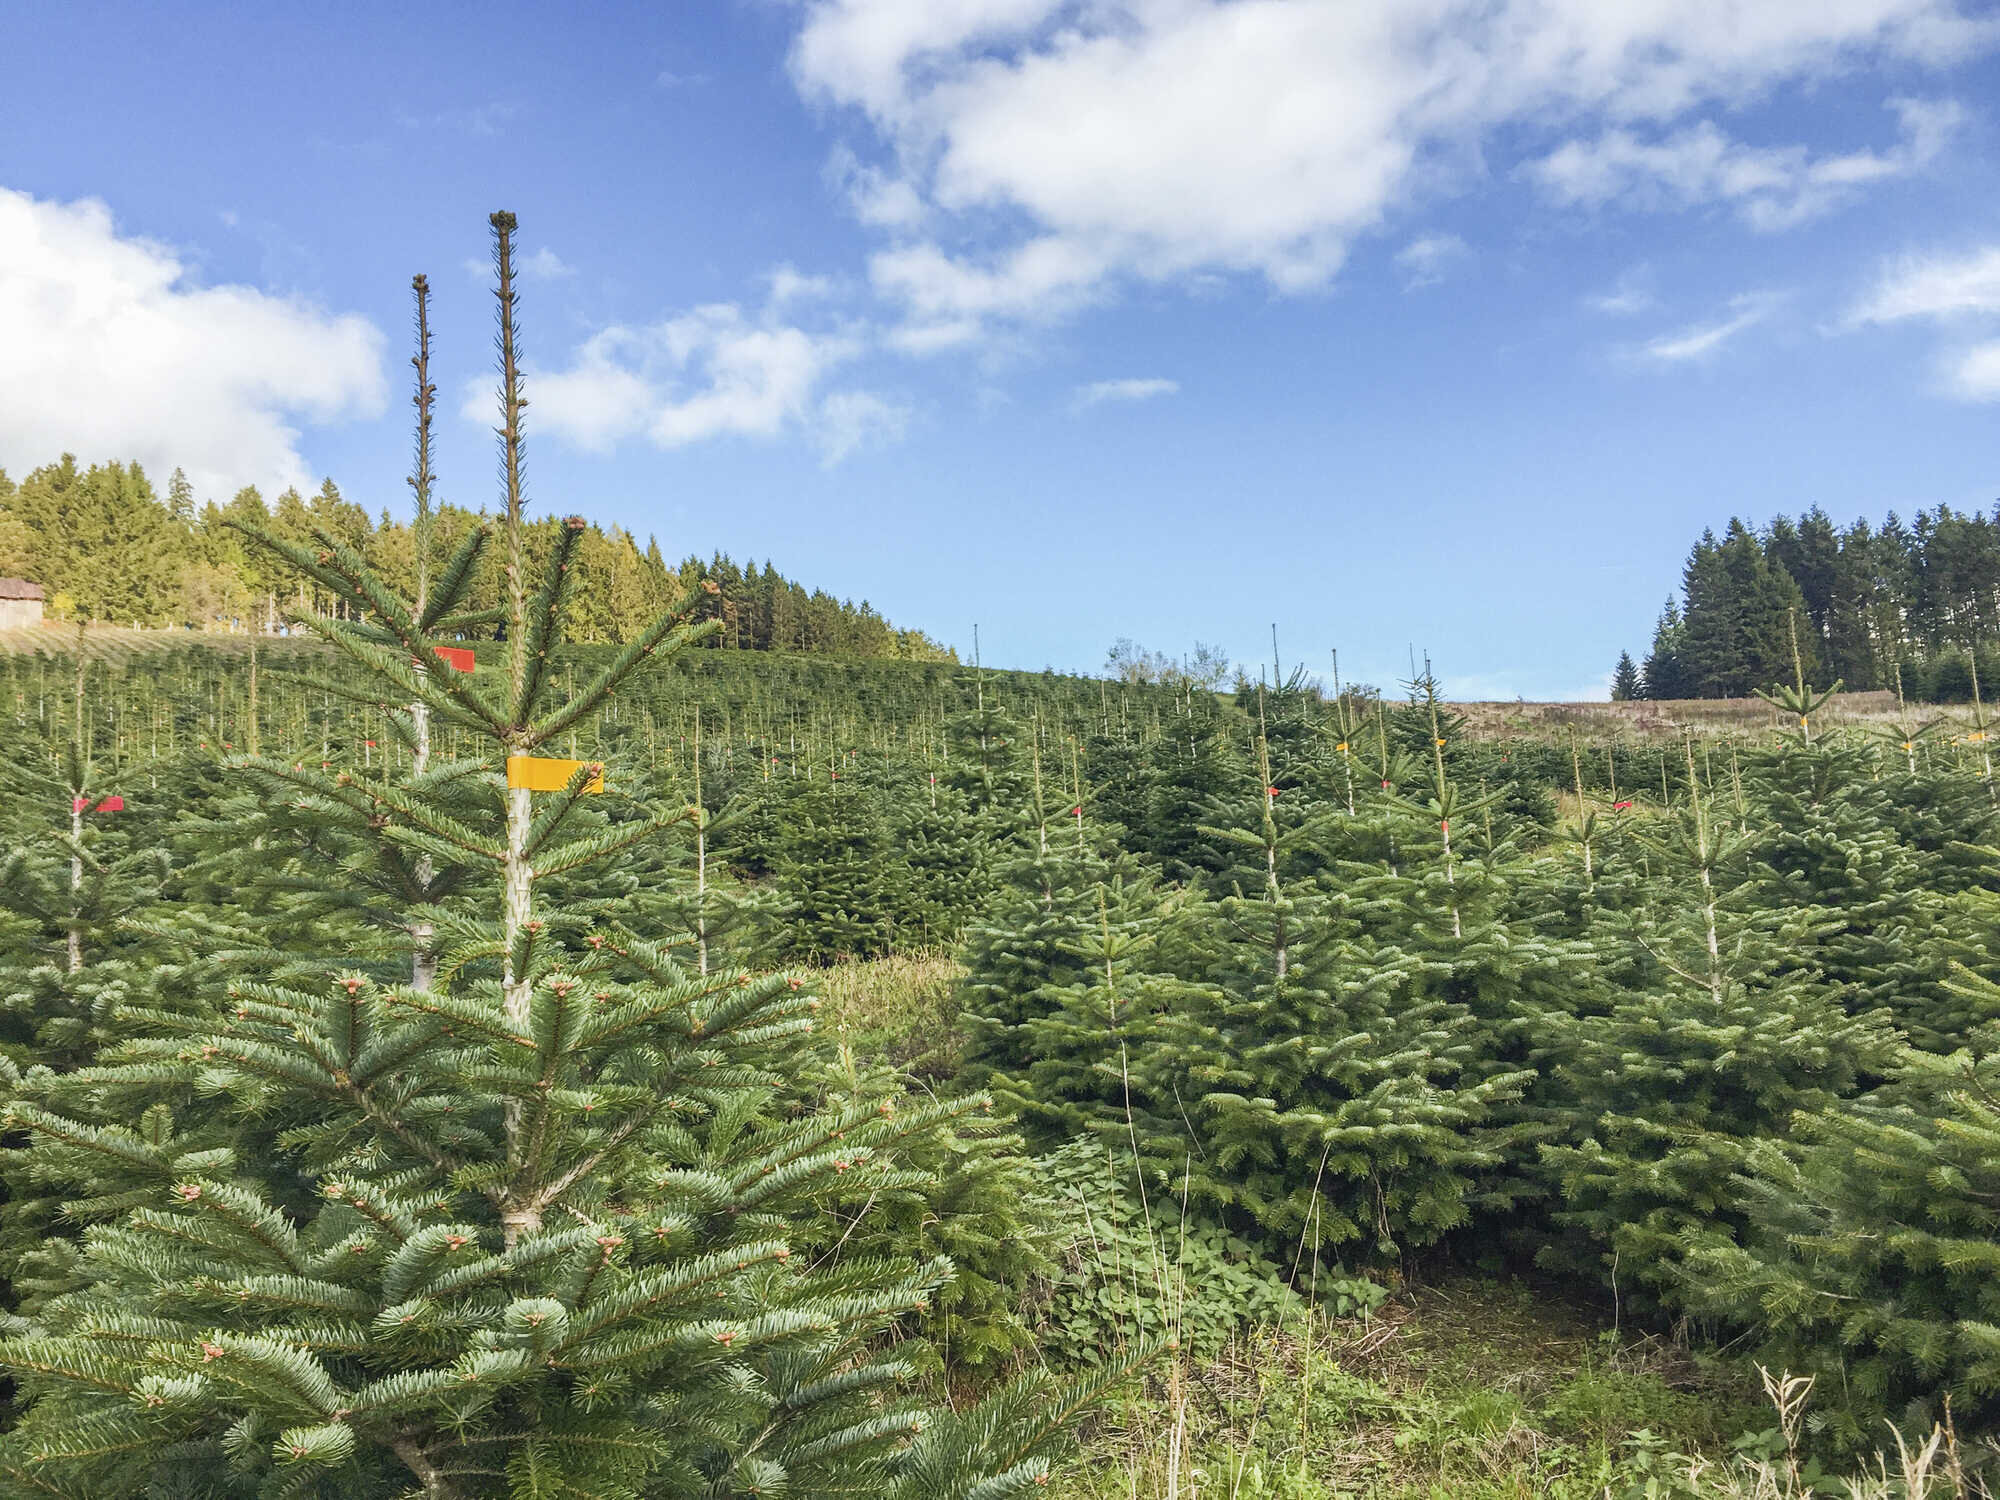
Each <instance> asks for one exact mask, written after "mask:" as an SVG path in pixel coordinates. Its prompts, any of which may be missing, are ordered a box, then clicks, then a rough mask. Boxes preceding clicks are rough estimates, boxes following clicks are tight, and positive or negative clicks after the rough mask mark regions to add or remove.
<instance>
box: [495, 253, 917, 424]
mask: <svg viewBox="0 0 2000 1500" xmlns="http://www.w3.org/2000/svg"><path fill="white" fill-rule="evenodd" d="M791 274H792V275H793V276H795V275H796V273H791ZM771 279H772V288H773V297H772V299H771V301H770V302H769V303H768V304H767V305H766V306H765V308H764V309H763V310H762V312H760V313H756V314H751V313H746V312H745V311H744V309H743V308H742V307H741V306H739V305H738V304H736V303H733V302H717V303H710V304H708V305H706V306H702V307H697V308H694V309H692V310H690V311H688V312H685V313H682V314H680V315H679V316H677V317H672V318H667V319H664V320H662V321H661V322H658V323H651V324H645V325H640V326H630V325H624V324H618V325H614V326H612V327H609V328H605V329H602V330H600V331H599V332H597V333H595V334H593V335H592V336H591V337H590V338H589V339H587V340H585V341H584V343H583V344H582V345H580V346H579V347H578V349H577V351H576V353H575V355H574V356H573V357H572V358H571V360H570V361H569V363H568V364H567V365H564V366H561V367H557V368H548V367H544V366H539V365H533V364H530V365H527V366H524V373H525V383H526V387H527V394H528V399H529V402H530V408H529V410H530V422H531V424H532V426H533V427H538V428H541V429H544V430H547V431H550V432H552V433H553V434H554V435H555V436H556V437H557V438H559V439H560V440H562V441H564V442H568V443H571V444H574V445H575V446H577V447H579V448H583V449H586V450H588V451H592V452H605V451H608V450H609V449H611V448H612V447H614V446H616V445H617V444H618V443H620V442H623V441H626V440H628V439H632V438H644V439H646V440H647V441H649V442H651V443H653V444H654V445H655V446H657V447H660V448H680V447H685V446H687V445H689V444H691V443H699V442H705V441H708V440H710V439H713V438H724V437H743V438H760V439H773V438H778V437H782V436H785V435H787V434H790V433H800V434H803V435H805V436H806V437H808V438H810V439H811V440H812V441H813V442H815V443H816V444H817V445H818V446H819V448H820V450H821V452H822V454H823V455H824V456H826V458H827V460H828V462H838V461H839V460H840V459H841V458H844V457H845V456H847V455H848V454H849V453H852V452H854V451H856V450H857V449H859V448H862V447H864V446H868V445H871V444H874V443H878V442H883V441H888V440H890V439H893V438H894V437H896V436H898V435H900V433H901V431H902V429H903V425H904V423H905V421H906V420H907V415H908V414H907V413H906V412H904V411H902V409H901V408H898V407H895V406H893V405H892V404H891V403H889V402H887V401H885V400H883V399H882V398H881V397H878V396H874V395H872V394H870V393H867V392H862V391H843V392H834V393H832V394H823V393H822V387H823V385H824V383H825V381H826V379H827V377H828V376H829V375H830V374H831V373H832V372H833V371H834V370H836V369H837V368H839V367H840V366H842V365H844V364H846V363H848V362H849V361H851V360H852V359H854V358H855V357H856V356H857V355H858V354H860V353H861V352H862V351H863V349H864V347H865V346H864V344H863V342H862V340H861V339H860V338H859V337H858V336H857V335H855V334H853V333H851V332H848V331H845V330H839V329H834V330H826V331H815V330H810V329H806V328H803V327H800V326H798V325H796V324H793V323H789V322H787V321H785V320H784V319H783V318H782V317H781V316H779V314H780V311H781V301H782V299H781V298H780V297H779V295H778V293H780V292H781V291H782V292H787V293H790V294H792V295H797V294H798V288H797V287H796V286H794V285H792V284H791V282H790V281H789V280H788V278H787V274H786V273H785V272H783V271H780V272H777V273H774V274H773V276H772V278H771ZM461 409H462V412H463V414H464V416H465V417H466V419H467V420H469V421H474V422H483V423H486V424H488V425H490V424H491V422H492V420H493V395H492V389H491V382H490V381H489V380H484V379H481V380H475V381H473V382H471V383H469V384H468V386H467V387H466V392H465V398H464V402H463V405H462V408H461Z"/></svg>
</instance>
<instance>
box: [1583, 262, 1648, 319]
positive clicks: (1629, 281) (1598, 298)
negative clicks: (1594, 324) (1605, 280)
mask: <svg viewBox="0 0 2000 1500" xmlns="http://www.w3.org/2000/svg"><path fill="white" fill-rule="evenodd" d="M1650 281H1651V273H1650V272H1649V271H1648V270H1647V268H1646V267H1644V266H1635V267H1634V268H1633V269H1631V270H1629V271H1627V272H1625V274H1624V275H1622V276H1620V277H1619V278H1618V280H1617V281H1615V282H1614V283H1612V286H1611V290H1609V291H1607V292H1596V293H1593V294H1592V295H1590V296H1588V297H1585V298H1584V299H1583V303H1584V306H1586V307H1588V308H1591V309H1592V310H1593V311H1596V312H1601V313H1604V314H1605V315H1606V316H1608V317H1613V318H1626V317H1630V316H1632V315H1633V314H1634V313H1642V312H1650V311H1651V310H1652V309H1653V307H1654V305H1655V304H1656V303H1657V302H1658V300H1659V299H1658V298H1656V297H1655V296H1654V295H1653V291H1652V288H1651V286H1650V285H1649V284H1648V283H1649V282H1650Z"/></svg>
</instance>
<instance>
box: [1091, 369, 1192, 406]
mask: <svg viewBox="0 0 2000 1500" xmlns="http://www.w3.org/2000/svg"><path fill="white" fill-rule="evenodd" d="M1180 388H1181V383H1180V382H1179V381H1178V380H1166V379H1163V378H1161V377H1159V376H1151V377H1148V378H1145V379H1125V380H1093V381H1092V382H1091V383H1090V384H1088V385H1080V386H1078V387H1077V388H1076V392H1075V394H1074V395H1073V396H1071V398H1070V410H1071V411H1088V410H1089V409H1090V408H1091V407H1093V406H1102V405H1103V404H1104V403H1105V402H1107V401H1125V402H1130V401H1151V400H1152V399H1153V398H1154V397H1156V396H1171V395H1174V394H1175V393H1177V392H1178V391H1179V390H1180Z"/></svg>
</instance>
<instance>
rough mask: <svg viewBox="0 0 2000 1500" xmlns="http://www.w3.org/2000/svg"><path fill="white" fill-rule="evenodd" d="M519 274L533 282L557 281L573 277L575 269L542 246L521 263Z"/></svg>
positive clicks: (545, 246)
mask: <svg viewBox="0 0 2000 1500" xmlns="http://www.w3.org/2000/svg"><path fill="white" fill-rule="evenodd" d="M521 274H522V275H523V276H526V277H529V278H531V279H532V280H535V281H557V280H560V279H561V278H562V277H564V276H574V275H575V274H576V268H575V267H574V266H569V265H565V264H564V263H563V258H562V257H561V256H560V255H558V254H556V253H555V251H553V250H551V249H550V248H549V247H548V246H547V245H544V246H542V248H541V249H539V250H537V251H536V252H535V253H534V254H533V255H530V256H527V257H525V258H524V259H523V260H522V261H521Z"/></svg>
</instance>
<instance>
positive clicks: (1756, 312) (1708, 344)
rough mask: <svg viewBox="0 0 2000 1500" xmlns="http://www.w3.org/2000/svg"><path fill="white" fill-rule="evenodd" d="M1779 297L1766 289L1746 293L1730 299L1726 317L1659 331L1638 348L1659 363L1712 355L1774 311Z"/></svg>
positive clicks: (1648, 357)
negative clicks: (1658, 334) (1666, 331)
mask: <svg viewBox="0 0 2000 1500" xmlns="http://www.w3.org/2000/svg"><path fill="white" fill-rule="evenodd" d="M1779 300H1780V299H1779V298H1777V297H1776V296H1774V295H1772V294H1771V293H1769V292H1748V293H1745V294H1744V295H1742V296H1740V297H1733V298H1731V299H1730V302H1729V308H1730V312H1729V316H1727V317H1725V318H1718V319H1712V320H1710V321H1708V322H1705V323H1697V324H1694V325H1693V326H1692V327H1688V328H1683V329H1681V330H1679V331H1678V332H1675V333H1665V334H1661V335H1660V336H1659V337H1658V338H1655V339H1650V340H1648V341H1647V342H1646V343H1645V344H1644V345H1643V346H1641V348H1640V351H1639V352H1640V353H1641V354H1642V355H1643V356H1644V357H1645V358H1647V359H1650V360H1654V361H1656V362H1657V363H1660V364H1668V365H1677V364H1687V363H1689V362H1690V361H1694V360H1701V359H1706V358H1708V357H1709V356H1710V355H1712V354H1715V353H1716V352H1717V351H1719V350H1720V349H1721V348H1722V347H1723V346H1724V345H1725V344H1728V343H1729V342H1731V341H1732V340H1733V339H1735V338H1736V337H1737V335H1739V334H1741V333H1743V332H1745V331H1747V330H1748V329H1751V328H1755V327H1756V326H1757V325H1758V324H1759V323H1761V322H1763V321H1764V320H1765V319H1766V318H1768V317H1769V316H1770V315H1771V314H1772V312H1773V311H1775V310H1776V308H1777V305H1778V302H1779Z"/></svg>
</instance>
